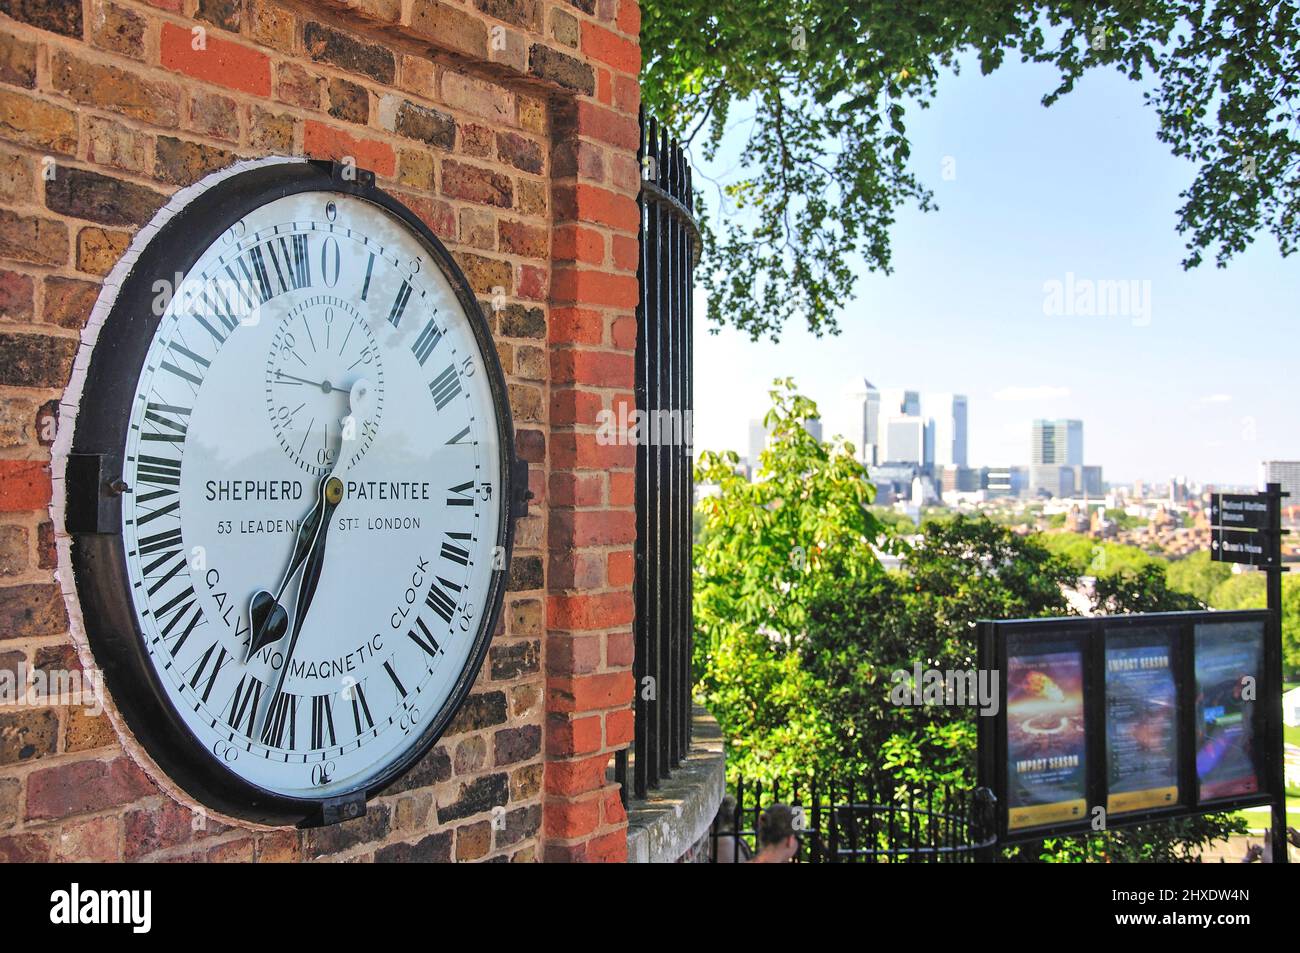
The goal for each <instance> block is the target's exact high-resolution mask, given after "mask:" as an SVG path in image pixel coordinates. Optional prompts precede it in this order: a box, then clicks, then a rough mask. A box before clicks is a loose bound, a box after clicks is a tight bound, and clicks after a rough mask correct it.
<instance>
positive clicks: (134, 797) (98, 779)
mask: <svg viewBox="0 0 1300 953" xmlns="http://www.w3.org/2000/svg"><path fill="white" fill-rule="evenodd" d="M157 790H158V789H157V788H155V787H154V786H153V783H152V782H151V781H150V780H149V779H148V778H147V777H146V776H145V774H144V772H143V771H141V770H140V769H139V768H138V767H136V766H135V764H134V762H132V761H131V760H130V759H129V758H126V757H119V758H115V759H113V760H112V761H74V762H72V763H70V764H59V765H55V766H53V767H49V768H43V769H41V770H39V771H35V772H33V773H32V774H31V775H29V776H28V778H27V818H28V819H29V820H42V819H47V818H64V817H70V816H72V815H74V814H88V813H90V812H92V811H103V810H106V809H108V808H111V807H117V806H119V805H123V804H130V803H131V802H132V801H138V800H140V799H141V798H143V797H147V796H149V795H150V794H153V793H155V792H156V791H157Z"/></svg>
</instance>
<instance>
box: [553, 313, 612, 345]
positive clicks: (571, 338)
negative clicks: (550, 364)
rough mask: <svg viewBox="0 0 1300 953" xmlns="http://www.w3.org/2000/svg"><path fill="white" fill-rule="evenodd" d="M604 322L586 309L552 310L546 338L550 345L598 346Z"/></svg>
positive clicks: (602, 333) (602, 337)
mask: <svg viewBox="0 0 1300 953" xmlns="http://www.w3.org/2000/svg"><path fill="white" fill-rule="evenodd" d="M604 336H605V320H604V318H602V317H601V315H600V312H598V311H589V310H587V309H586V308H553V309H552V310H551V320H550V324H549V325H548V335H547V338H548V340H549V341H550V342H551V343H552V344H600V343H601V341H602V340H604Z"/></svg>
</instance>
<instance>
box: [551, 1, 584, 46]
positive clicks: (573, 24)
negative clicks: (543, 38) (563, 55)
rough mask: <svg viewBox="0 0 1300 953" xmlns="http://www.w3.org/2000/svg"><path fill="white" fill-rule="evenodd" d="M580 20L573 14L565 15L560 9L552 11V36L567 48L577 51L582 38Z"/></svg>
mask: <svg viewBox="0 0 1300 953" xmlns="http://www.w3.org/2000/svg"><path fill="white" fill-rule="evenodd" d="M581 35H582V34H581V31H580V30H579V29H578V18H577V17H575V16H574V15H573V14H572V13H565V12H564V11H563V10H561V9H560V8H559V7H556V8H555V9H554V10H552V11H551V36H553V37H555V39H556V40H558V41H559V42H561V43H563V44H564V45H565V46H568V47H572V48H574V49H577V47H578V42H579V40H580V37H581Z"/></svg>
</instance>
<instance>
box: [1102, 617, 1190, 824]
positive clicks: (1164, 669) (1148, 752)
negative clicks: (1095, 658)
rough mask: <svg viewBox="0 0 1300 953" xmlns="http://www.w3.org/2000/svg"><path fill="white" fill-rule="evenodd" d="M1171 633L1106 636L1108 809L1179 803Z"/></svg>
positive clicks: (1155, 629)
mask: <svg viewBox="0 0 1300 953" xmlns="http://www.w3.org/2000/svg"><path fill="white" fill-rule="evenodd" d="M1176 643H1177V633H1176V631H1175V630H1172V629H1170V628H1166V627H1159V626H1151V627H1142V628H1136V629H1127V630H1120V631H1116V630H1110V631H1107V632H1106V810H1107V811H1108V812H1110V813H1111V814H1124V813H1128V812H1130V811H1142V810H1151V809H1153V808H1168V807H1173V806H1175V805H1177V804H1178V800H1179V797H1178V795H1179V783H1178V686H1177V679H1176V675H1175V667H1174V651H1175V647H1176Z"/></svg>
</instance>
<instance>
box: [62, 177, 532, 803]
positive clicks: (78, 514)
mask: <svg viewBox="0 0 1300 953" xmlns="http://www.w3.org/2000/svg"><path fill="white" fill-rule="evenodd" d="M313 191H317V192H335V193H340V194H344V195H350V196H354V197H356V198H360V199H363V200H365V201H368V202H370V203H372V204H374V205H376V206H378V207H379V208H380V209H382V210H383V211H385V212H387V213H388V214H390V215H392V216H393V217H395V218H396V219H397V220H398V221H399V222H400V223H402V224H404V225H405V226H406V227H407V228H408V229H409V230H410V232H411V233H412V234H413V235H414V236H415V238H416V240H417V241H418V242H419V243H420V244H421V245H422V246H423V248H424V250H425V251H426V253H427V254H428V255H429V257H430V259H431V260H432V261H433V262H434V263H435V264H436V265H437V266H438V267H439V268H440V269H441V270H442V272H443V274H444V275H445V276H446V278H447V280H448V281H449V282H450V284H451V286H452V289H453V290H454V292H455V294H456V297H457V299H458V300H459V301H460V303H461V305H462V307H463V308H464V310H465V313H466V315H467V316H468V318H469V322H470V326H471V327H472V328H473V331H474V337H475V342H476V343H477V345H478V348H479V351H480V353H481V354H482V357H483V365H484V372H485V373H486V375H487V378H488V383H489V387H490V390H491V394H492V401H493V405H494V408H495V410H496V420H497V430H498V433H497V437H498V447H499V451H498V452H499V455H500V460H499V465H500V474H501V487H500V492H499V494H498V495H497V500H496V504H497V507H498V509H499V511H500V521H499V528H498V534H497V541H496V544H497V546H499V547H502V549H503V551H504V555H505V559H504V562H503V563H502V565H501V567H499V568H497V569H494V570H493V573H492V579H491V582H490V584H489V588H488V607H487V611H485V612H484V614H483V616H482V618H481V622H480V625H479V628H478V632H477V633H476V634H475V637H474V643H473V646H472V647H471V651H470V654H469V657H468V659H467V661H466V663H465V665H464V667H463V668H462V670H461V672H460V675H459V676H458V678H457V680H456V682H455V685H454V686H453V689H452V691H451V693H450V694H449V695H448V696H447V699H446V701H445V702H444V704H443V705H442V707H441V709H440V710H439V711H438V713H437V714H436V716H435V717H434V718H433V719H432V720H431V721H430V722H429V724H428V725H427V726H426V728H425V729H424V731H423V732H422V733H421V734H420V735H419V737H418V738H417V740H416V741H415V742H414V743H412V744H411V745H410V746H408V747H407V749H406V750H405V751H404V752H403V753H402V755H401V756H400V757H398V758H396V759H394V761H393V762H392V763H391V764H389V765H388V766H387V767H386V768H385V769H384V770H383V771H382V772H381V773H380V774H379V775H377V776H376V777H375V778H373V779H372V780H371V781H370V782H369V783H367V784H366V785H364V786H361V787H358V788H356V789H354V790H352V791H349V792H344V793H341V794H336V795H334V796H331V797H328V798H319V799H317V798H298V797H288V796H285V795H282V794H277V793H275V792H272V791H268V790H266V789H264V788H262V787H260V786H258V785H255V784H252V783H250V782H249V781H247V780H246V779H244V778H242V777H240V776H239V775H237V774H235V773H234V772H233V771H231V770H230V769H229V768H227V767H226V766H225V765H224V764H223V763H222V762H221V761H220V760H218V759H217V757H216V756H215V755H214V754H213V753H212V752H211V751H210V750H209V749H208V746H207V745H205V744H203V743H202V742H201V741H199V739H198V738H197V737H196V736H195V735H194V734H193V733H192V731H191V730H190V728H189V726H188V725H187V724H186V723H185V721H184V720H183V719H182V718H181V717H180V715H179V713H178V712H177V710H176V709H175V707H174V706H173V705H172V703H171V702H170V700H169V699H168V697H167V694H166V690H165V688H164V687H163V685H162V682H161V680H160V678H159V676H158V673H157V671H156V670H155V668H154V665H153V663H152V662H151V661H150V659H149V656H148V653H147V651H146V650H145V641H144V635H143V633H142V632H141V630H140V627H139V623H138V619H137V617H136V614H135V610H134V605H133V600H132V598H131V583H130V581H129V578H128V575H127V562H126V553H125V545H124V542H123V537H122V533H121V530H122V522H121V516H120V512H119V513H118V515H117V516H116V519H114V518H113V517H112V514H113V512H114V510H115V508H114V507H113V506H112V498H113V495H114V494H115V493H116V492H117V491H116V490H115V489H114V488H113V487H112V486H111V484H112V483H113V482H114V481H116V480H117V479H119V478H120V475H121V472H122V471H121V464H122V458H123V454H124V452H125V447H126V442H127V434H128V429H129V426H130V416H131V409H132V404H133V402H134V399H135V397H134V395H135V389H136V383H137V381H138V380H139V376H140V371H141V369H142V367H143V365H144V360H145V357H146V355H147V353H148V350H149V347H150V345H151V343H152V341H153V338H154V334H155V333H156V331H157V328H158V325H159V323H160V322H161V315H155V314H154V310H155V309H154V308H153V306H152V305H153V301H154V299H155V297H156V294H157V293H156V291H155V290H154V282H155V280H157V279H160V278H162V279H167V280H169V281H170V280H172V278H173V276H174V275H175V274H177V273H180V274H188V273H189V271H190V269H191V268H192V267H193V265H194V263H195V262H196V261H197V260H198V258H199V256H200V255H201V254H202V252H203V251H205V250H206V249H207V248H208V247H209V246H210V245H211V244H212V243H213V242H215V241H217V240H218V239H219V238H220V237H221V235H222V234H223V233H224V232H225V231H226V230H227V229H229V228H230V227H231V226H232V225H234V224H235V223H236V222H238V221H239V220H240V219H242V218H243V217H245V216H246V215H248V214H249V213H250V212H252V211H254V210H255V209H257V208H259V207H261V206H263V205H265V204H267V203H269V202H272V201H275V200H276V199H279V198H283V197H285V196H288V195H295V194H298V193H301V192H313ZM96 458H98V459H97V461H96V463H95V465H94V466H90V467H87V466H86V465H85V461H87V460H96ZM65 483H66V486H65V495H66V500H67V510H66V514H67V519H66V523H67V530H68V532H69V535H70V537H71V547H70V549H71V558H72V568H73V575H74V581H75V584H76V591H77V595H78V598H79V600H80V604H81V609H82V613H81V614H82V618H83V622H84V626H85V630H86V636H87V639H88V641H89V643H90V648H91V650H92V653H93V655H94V659H95V662H96V664H97V665H98V666H99V667H100V669H101V671H102V672H103V674H104V680H105V682H106V684H107V687H108V690H109V692H110V694H111V696H112V698H113V701H114V703H115V704H116V707H117V709H118V711H119V712H120V713H121V715H122V717H123V718H124V719H125V721H126V725H127V727H128V728H129V729H130V730H131V732H132V734H133V735H134V736H135V737H136V739H137V740H138V741H139V742H140V743H141V744H142V745H143V746H144V748H145V750H146V751H147V752H148V754H149V756H150V757H151V758H152V759H153V760H154V761H155V762H156V763H157V765H158V767H159V768H161V769H162V770H163V771H164V772H165V773H166V775H167V776H168V777H169V778H170V779H171V780H172V781H173V782H174V783H176V784H177V785H178V786H179V787H180V788H182V789H183V790H185V791H186V792H187V793H189V794H190V795H191V796H193V797H194V798H195V799H196V800H198V801H199V802H201V803H203V804H204V805H206V806H207V807H209V808H211V809H213V810H215V811H218V812H220V813H222V814H225V815H229V816H231V817H235V818H241V819H244V820H248V821H252V822H254V823H259V824H267V825H274V826H289V825H293V826H298V827H311V826H317V825H320V824H326V823H333V822H336V821H341V820H347V819H349V818H352V817H358V816H360V815H361V814H363V813H364V812H365V803H366V802H367V801H368V800H369V799H370V798H372V797H374V796H375V795H377V794H379V793H380V792H382V791H383V790H384V789H386V788H388V787H389V786H391V785H392V784H393V783H394V782H396V781H397V780H398V779H400V778H401V777H402V776H403V775H404V774H405V773H406V772H407V771H409V770H410V769H411V768H412V767H414V766H415V764H417V763H418V762H419V761H420V760H421V759H422V758H424V757H425V755H427V754H428V752H429V751H430V750H431V749H432V748H433V746H434V745H435V744H437V742H438V739H439V738H441V736H442V734H443V732H444V731H445V730H446V728H447V726H448V725H449V724H450V722H451V720H452V719H453V718H454V717H455V715H456V712H457V711H458V710H459V709H460V707H461V706H462V705H463V703H464V701H465V699H466V698H467V697H468V695H469V693H470V690H471V688H472V687H473V684H474V681H475V679H476V678H477V676H478V673H479V671H480V670H481V668H482V665H483V661H484V659H485V658H486V656H487V651H488V647H489V644H490V643H491V640H492V633H493V632H494V631H495V630H496V626H497V623H498V621H499V619H500V615H501V609H502V604H503V601H504V596H505V589H506V580H507V575H508V570H509V565H510V558H511V554H512V550H513V544H514V517H515V516H516V515H519V512H520V502H521V500H523V499H524V498H525V494H526V491H527V477H526V470H524V469H523V468H522V467H520V466H519V464H518V463H517V461H516V460H515V456H514V423H513V419H512V416H511V413H510V403H509V398H508V392H507V390H506V384H505V375H504V373H503V372H502V369H501V364H500V360H499V359H498V356H497V350H496V346H495V344H494V342H493V340H492V335H491V331H490V330H489V328H488V325H487V321H486V320H485V318H484V315H483V311H482V307H481V306H480V304H479V302H478V299H477V297H476V296H475V295H474V292H473V290H472V289H471V287H470V284H469V282H468V280H467V279H466V278H465V275H464V273H463V272H462V271H461V269H460V268H459V266H457V264H456V262H455V260H454V259H453V258H452V256H451V254H450V253H449V252H448V251H447V249H446V247H445V246H443V244H442V242H441V241H440V240H439V239H438V237H437V236H436V235H434V234H433V232H432V231H431V230H430V229H429V227H428V226H427V225H425V224H424V222H423V221H422V220H421V219H420V218H419V217H417V216H416V215H415V213H414V212H412V211H411V210H410V209H409V208H407V207H406V206H405V205H403V204H402V203H401V202H399V201H398V200H396V199H395V198H393V197H392V196H390V195H388V194H387V193H385V192H384V191H383V190H381V189H380V188H378V187H377V186H376V185H375V177H374V174H373V173H371V172H369V171H367V170H364V169H358V168H356V167H354V166H345V165H341V164H338V163H332V162H322V161H317V160H295V161H290V162H280V163H275V164H267V165H260V166H256V167H252V168H249V169H247V170H243V171H239V172H236V173H234V174H233V175H230V176H229V177H228V178H226V179H224V180H222V181H220V182H218V183H216V184H215V185H214V186H213V187H212V188H210V189H208V190H207V191H205V192H202V193H201V194H199V195H198V196H196V197H195V198H194V199H193V200H192V201H191V202H190V203H189V204H187V205H186V206H184V207H183V208H182V209H180V210H178V211H177V212H176V213H175V214H174V215H173V216H172V217H171V218H170V219H169V220H168V221H167V222H165V223H164V224H163V225H162V226H161V228H160V229H159V230H158V232H157V234H156V235H154V236H153V238H152V239H151V240H150V241H149V242H148V244H147V245H145V246H144V248H143V249H142V250H141V252H140V255H139V258H138V259H137V260H136V262H135V263H134V265H133V266H132V267H131V269H130V272H129V273H128V275H127V276H126V278H125V279H124V280H123V282H122V284H121V287H120V289H119V290H118V293H117V297H116V299H115V300H114V302H113V305H112V309H111V311H110V313H109V315H108V317H107V318H106V320H105V322H104V325H103V327H102V328H101V330H100V334H99V338H98V340H97V342H96V345H95V348H94V351H93V352H92V355H91V359H90V365H89V368H88V370H87V376H86V380H85V385H84V388H83V390H82V394H81V399H80V405H79V408H78V413H77V418H76V424H75V429H74V432H73V438H72V450H71V456H70V457H69V462H68V469H67V479H66V481H65ZM128 492H129V491H128ZM92 494H93V499H92V498H91V495H92ZM106 511H107V513H108V514H109V515H108V518H107V519H106V518H105V515H104V514H105V512H106ZM86 514H91V515H90V518H89V520H88V521H87V518H86ZM96 514H97V516H98V518H96Z"/></svg>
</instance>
